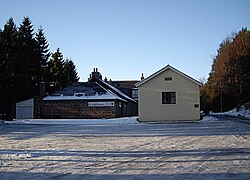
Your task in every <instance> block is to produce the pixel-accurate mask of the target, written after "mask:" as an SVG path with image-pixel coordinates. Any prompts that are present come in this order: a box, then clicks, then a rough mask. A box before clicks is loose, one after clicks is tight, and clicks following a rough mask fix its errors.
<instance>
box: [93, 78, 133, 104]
mask: <svg viewBox="0 0 250 180" xmlns="http://www.w3.org/2000/svg"><path fill="white" fill-rule="evenodd" d="M90 81H95V82H97V83H98V84H99V85H100V86H102V87H103V88H105V89H108V90H109V91H110V92H112V93H114V94H115V95H117V96H118V97H120V98H122V99H124V100H126V101H132V102H134V103H136V101H135V100H133V99H132V98H131V97H129V96H128V95H126V94H125V93H123V92H122V91H120V90H119V89H117V88H116V87H114V86H112V85H111V84H109V83H108V82H105V81H103V80H101V79H98V78H92V79H91V80H90Z"/></svg>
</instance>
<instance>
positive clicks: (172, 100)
mask: <svg viewBox="0 0 250 180" xmlns="http://www.w3.org/2000/svg"><path fill="white" fill-rule="evenodd" d="M162 104H176V93H175V92H162Z"/></svg>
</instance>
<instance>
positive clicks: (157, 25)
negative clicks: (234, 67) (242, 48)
mask: <svg viewBox="0 0 250 180" xmlns="http://www.w3.org/2000/svg"><path fill="white" fill-rule="evenodd" d="M24 16H28V17H30V19H31V21H32V24H33V25H34V29H35V31H37V29H38V27H39V26H42V27H43V29H44V31H45V35H46V37H47V39H48V41H49V44H50V51H51V52H55V51H56V49H57V48H60V49H61V51H62V53H63V55H64V58H71V59H72V60H73V61H74V62H75V64H76V66H77V70H78V73H79V76H80V77H81V80H82V81H84V80H86V79H87V78H88V76H89V73H90V72H91V71H92V69H93V68H94V67H98V68H99V71H100V72H101V73H102V75H103V76H104V77H107V78H108V79H112V80H123V79H126V80H134V79H139V78H140V76H141V73H144V76H145V77H147V76H149V75H150V74H152V73H154V72H155V71H157V70H159V69H160V68H162V67H164V66H166V65H167V64H170V65H172V66H174V67H175V68H177V69H179V70H180V71H182V72H184V73H186V74H188V75H190V76H192V77H194V78H195V79H197V80H199V79H200V78H201V77H203V76H205V77H206V78H207V77H208V74H209V72H210V70H211V65H212V58H211V56H214V55H216V52H217V49H218V47H219V44H220V43H221V42H222V40H223V39H225V38H226V37H227V36H229V35H231V33H232V32H235V31H236V32H238V31H239V30H241V28H242V27H247V28H248V29H249V28H250V1H249V0H207V1H205V0H71V1H70V0H11V1H8V0H5V1H2V2H1V6H0V28H1V29H3V26H4V24H5V23H6V22H7V20H8V19H9V17H13V18H14V20H15V23H16V24H17V25H18V26H19V24H20V23H21V22H22V19H23V17H24Z"/></svg>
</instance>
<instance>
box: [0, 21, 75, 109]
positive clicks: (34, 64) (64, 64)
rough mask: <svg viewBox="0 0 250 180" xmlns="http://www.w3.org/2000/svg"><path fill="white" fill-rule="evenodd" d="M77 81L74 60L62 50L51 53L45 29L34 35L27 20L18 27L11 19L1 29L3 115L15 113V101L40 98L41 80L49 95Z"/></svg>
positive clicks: (0, 53) (0, 102) (0, 60)
mask: <svg viewBox="0 0 250 180" xmlns="http://www.w3.org/2000/svg"><path fill="white" fill-rule="evenodd" d="M78 80H79V77H78V75H77V71H76V67H75V64H74V63H73V61H72V60H68V59H66V60H64V59H63V55H62V53H61V52H60V50H59V48H58V49H57V51H56V52H54V53H52V54H51V53H50V51H49V44H48V41H47V39H46V36H45V34H44V31H43V29H42V28H41V27H40V28H39V29H38V31H37V32H36V33H35V32H34V29H33V25H32V23H31V20H30V19H29V18H28V17H25V18H24V19H23V21H22V23H21V24H20V25H19V27H17V26H16V25H15V23H14V20H13V18H10V19H9V20H8V21H7V23H6V24H5V25H4V27H3V29H2V30H1V29H0V113H3V112H7V113H13V109H14V107H13V106H14V105H15V103H16V102H18V101H22V100H25V99H28V98H32V97H34V96H37V95H39V87H40V82H41V81H44V82H45V83H46V92H47V93H50V92H53V91H56V90H59V89H60V88H63V87H65V86H67V85H68V84H71V83H73V82H77V81H78Z"/></svg>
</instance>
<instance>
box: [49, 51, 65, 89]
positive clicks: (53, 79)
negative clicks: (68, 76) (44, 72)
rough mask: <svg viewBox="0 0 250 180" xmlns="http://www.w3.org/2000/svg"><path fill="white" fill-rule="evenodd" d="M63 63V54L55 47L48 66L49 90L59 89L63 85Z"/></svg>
mask: <svg viewBox="0 0 250 180" xmlns="http://www.w3.org/2000/svg"><path fill="white" fill-rule="evenodd" d="M63 64H64V60H63V55H62V53H61V52H60V49H59V48H57V50H56V52H54V53H52V55H51V58H50V61H49V66H48V68H49V76H50V77H49V85H50V87H51V89H50V91H55V90H59V89H60V88H62V87H63V78H64V76H63Z"/></svg>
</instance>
